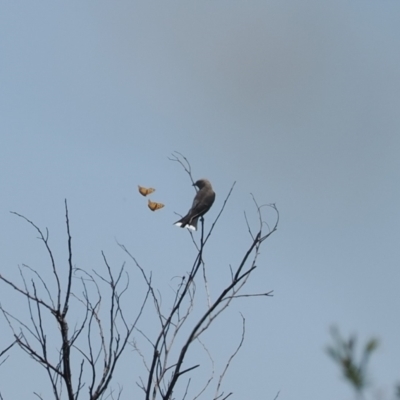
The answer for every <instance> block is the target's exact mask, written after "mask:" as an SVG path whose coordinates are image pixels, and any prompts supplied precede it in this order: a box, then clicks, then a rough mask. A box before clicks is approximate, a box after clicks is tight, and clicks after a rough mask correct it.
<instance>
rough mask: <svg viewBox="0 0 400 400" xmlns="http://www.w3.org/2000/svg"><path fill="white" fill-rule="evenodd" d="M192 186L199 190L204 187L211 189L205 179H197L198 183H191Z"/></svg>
mask: <svg viewBox="0 0 400 400" xmlns="http://www.w3.org/2000/svg"><path fill="white" fill-rule="evenodd" d="M193 186H197V187H198V188H199V189H202V188H203V187H205V186H209V187H211V183H210V181H208V180H207V179H199V180H198V181H196V182H195V183H193Z"/></svg>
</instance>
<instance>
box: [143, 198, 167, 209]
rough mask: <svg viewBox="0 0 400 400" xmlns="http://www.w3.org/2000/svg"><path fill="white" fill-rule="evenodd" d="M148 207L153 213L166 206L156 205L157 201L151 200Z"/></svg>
mask: <svg viewBox="0 0 400 400" xmlns="http://www.w3.org/2000/svg"><path fill="white" fill-rule="evenodd" d="M147 205H148V207H149V208H150V210H151V211H156V210H159V209H160V208H163V207H164V204H162V203H156V202H155V201H151V200H149V202H148V204H147Z"/></svg>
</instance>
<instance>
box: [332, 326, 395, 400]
mask: <svg viewBox="0 0 400 400" xmlns="http://www.w3.org/2000/svg"><path fill="white" fill-rule="evenodd" d="M331 335H332V338H333V344H332V345H329V346H328V347H327V349H326V351H327V353H328V354H329V356H330V357H332V359H333V360H334V361H335V362H336V363H337V364H338V365H339V367H340V369H341V371H342V374H343V376H344V378H345V379H346V381H347V382H348V383H349V384H350V385H351V386H352V387H353V389H354V390H355V391H356V393H357V395H358V396H359V397H362V393H363V391H364V389H365V388H366V387H367V386H368V375H367V366H368V361H369V359H370V357H371V354H372V353H373V351H375V350H376V348H377V347H378V340H377V339H375V338H372V339H370V340H369V341H368V342H367V343H366V344H365V346H364V348H363V350H362V353H361V358H360V359H359V360H357V356H356V344H357V337H356V336H355V335H352V336H350V337H349V339H347V340H346V339H344V338H343V337H342V336H341V335H340V332H339V330H338V328H336V327H332V328H331ZM399 398H400V397H399Z"/></svg>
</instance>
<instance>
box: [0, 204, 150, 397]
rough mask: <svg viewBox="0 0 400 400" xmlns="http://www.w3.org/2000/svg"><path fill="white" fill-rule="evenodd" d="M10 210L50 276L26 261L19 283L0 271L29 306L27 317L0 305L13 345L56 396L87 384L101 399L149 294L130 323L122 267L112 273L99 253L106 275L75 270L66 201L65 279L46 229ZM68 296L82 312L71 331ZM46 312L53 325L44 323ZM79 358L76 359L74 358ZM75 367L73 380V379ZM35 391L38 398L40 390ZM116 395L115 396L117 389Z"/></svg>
mask: <svg viewBox="0 0 400 400" xmlns="http://www.w3.org/2000/svg"><path fill="white" fill-rule="evenodd" d="M13 214H15V215H17V216H18V217H20V218H22V219H24V220H25V221H26V222H28V223H29V224H30V225H31V226H32V227H33V228H34V229H35V230H36V231H37V232H38V234H39V239H40V240H41V241H42V242H43V244H44V246H45V248H46V251H47V254H48V257H49V261H50V267H51V270H52V275H53V282H46V281H45V280H44V279H43V277H42V275H41V274H40V273H38V271H36V270H35V269H33V268H31V267H29V266H28V265H25V264H24V265H23V266H22V267H19V272H20V276H21V280H22V286H19V285H17V284H15V283H14V282H12V281H11V280H9V279H7V278H6V277H5V276H3V275H0V280H1V281H2V282H3V283H5V284H7V285H8V286H10V287H11V288H12V289H13V290H14V291H16V292H17V293H18V294H20V295H21V296H22V297H24V298H25V299H26V300H27V304H28V309H29V320H28V321H26V320H22V319H19V318H18V317H17V316H16V315H14V314H11V313H10V312H8V311H7V309H5V308H4V307H3V305H1V304H0V310H1V311H2V313H3V315H4V317H5V319H6V321H7V322H8V325H9V327H10V328H11V330H12V332H13V335H14V339H15V343H16V344H17V345H18V346H19V347H20V348H21V349H22V350H23V351H24V352H26V353H27V354H28V355H29V356H30V357H32V358H33V359H34V360H35V361H36V362H37V363H38V364H40V365H41V366H42V367H43V368H44V369H45V370H46V372H47V375H48V378H49V380H50V383H51V387H52V391H53V394H54V398H55V399H56V400H59V399H61V398H62V394H63V393H64V392H66V395H67V398H68V399H69V400H76V399H78V398H79V396H80V394H81V391H82V389H83V388H84V387H85V386H86V390H87V391H88V392H89V399H90V400H96V399H100V398H102V397H103V395H104V393H105V391H106V390H107V388H108V387H109V385H110V382H111V380H112V378H113V374H114V371H115V367H116V365H117V363H118V360H119V359H120V357H121V355H122V353H123V352H124V350H125V349H126V346H127V344H128V340H129V338H130V336H131V333H132V331H133V329H134V327H135V324H136V323H137V321H138V319H139V318H140V316H141V314H142V311H143V307H144V305H145V302H146V300H147V297H148V293H147V295H146V296H145V298H144V299H143V303H142V306H141V308H140V311H139V313H138V315H137V316H136V318H135V320H134V321H133V323H128V322H127V320H126V317H125V313H124V311H123V309H122V307H121V297H122V296H123V294H124V293H125V292H126V290H127V288H128V285H129V275H128V274H127V273H126V271H125V265H122V267H121V268H120V269H119V271H118V272H117V274H113V272H112V270H111V268H110V266H109V264H108V261H107V259H106V257H105V255H104V253H103V259H104V263H105V267H106V268H105V269H106V275H105V276H102V275H100V274H99V273H97V272H93V273H89V272H88V271H84V270H82V269H80V268H74V266H73V261H72V260H73V252H72V237H71V233H70V224H69V216H68V206H67V202H65V218H66V228H67V237H68V239H67V247H68V262H67V264H68V268H67V271H68V273H67V276H66V277H65V279H64V280H63V274H62V273H61V272H60V271H61V270H62V269H61V267H60V266H59V265H58V264H57V262H56V260H55V258H54V256H53V252H52V250H51V248H50V246H49V232H48V230H47V229H46V231H45V232H43V231H42V230H41V229H40V228H39V227H38V226H37V225H35V224H34V223H33V222H32V221H30V220H29V219H27V218H26V217H24V216H22V215H20V214H18V213H15V212H14V213H13ZM28 274H30V278H29V279H28V276H27V275H28ZM101 283H103V284H105V286H106V288H107V290H106V291H104V292H102V291H101V290H100V284H101ZM79 290H80V291H81V293H79V292H78V291H79ZM105 297H108V306H107V307H108V309H109V311H108V313H107V314H108V318H104V317H100V314H99V312H100V307H101V305H102V303H103V302H104V301H105V299H104V298H105ZM72 299H74V300H76V304H78V305H79V304H80V305H81V308H82V309H83V311H84V312H83V317H82V320H81V321H80V322H79V323H78V324H77V325H75V326H74V327H73V328H72V329H70V323H69V320H68V317H69V316H70V314H71V313H70V310H71V308H74V309H75V306H76V304H73V305H72V304H71V303H72ZM78 314H80V313H79V312H78V313H75V315H71V319H72V320H75V319H76V317H77V315H78ZM49 316H50V319H52V321H53V324H49V323H48V319H49V318H48V317H49ZM54 327H57V328H58V329H56V330H55V329H54ZM57 334H58V348H59V350H58V351H57V352H54V351H52V346H50V345H49V341H50V340H51V338H54V337H56V336H57ZM79 340H80V343H78V342H79ZM85 342H86V343H85ZM77 358H78V359H80V361H78V362H77V361H76V359H77ZM74 367H75V371H74V376H76V379H75V380H73V378H72V375H73V374H72V371H73V369H74ZM35 394H36V396H37V397H38V398H40V399H41V398H42V397H41V395H40V394H38V393H35ZM117 396H118V398H119V396H120V393H119V394H118V395H117Z"/></svg>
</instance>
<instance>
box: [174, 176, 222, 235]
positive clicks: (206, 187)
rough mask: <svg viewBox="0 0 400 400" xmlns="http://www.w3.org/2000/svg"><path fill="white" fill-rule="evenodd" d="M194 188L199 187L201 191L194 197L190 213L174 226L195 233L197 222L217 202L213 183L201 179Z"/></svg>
mask: <svg viewBox="0 0 400 400" xmlns="http://www.w3.org/2000/svg"><path fill="white" fill-rule="evenodd" d="M193 186H197V187H198V188H199V191H198V192H197V193H196V196H195V197H194V200H193V204H192V207H191V209H190V210H189V211H188V213H187V214H186V215H185V216H184V217H183V218H181V219H180V220H179V221H176V222H175V223H174V225H176V226H179V227H181V228H185V227H186V228H188V229H191V230H193V231H195V230H197V221H198V219H199V218H200V217H201V216H203V215H204V214H205V213H206V212H207V211H208V210H209V209H210V208H211V206H212V205H213V203H214V200H215V192H214V190H213V188H212V186H211V183H210V181H209V180H207V179H199V180H198V181H196V182H195V183H194V184H193Z"/></svg>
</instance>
